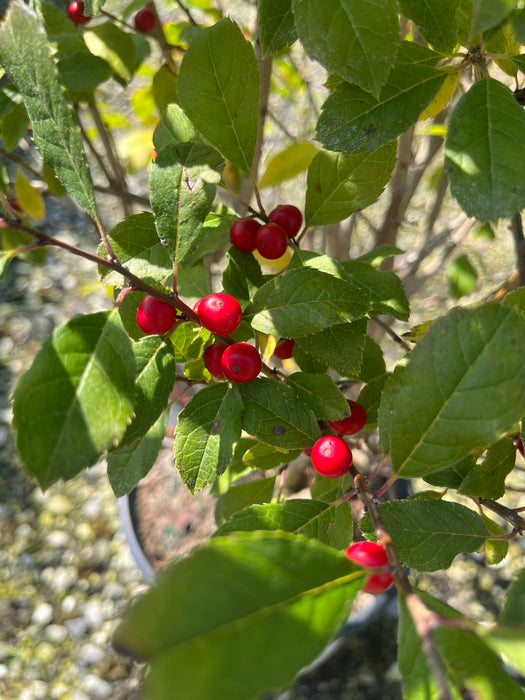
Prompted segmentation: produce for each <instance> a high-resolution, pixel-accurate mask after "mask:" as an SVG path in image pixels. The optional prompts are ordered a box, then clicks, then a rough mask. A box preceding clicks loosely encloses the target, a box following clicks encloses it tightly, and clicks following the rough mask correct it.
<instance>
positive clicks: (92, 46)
mask: <svg viewBox="0 0 525 700" xmlns="http://www.w3.org/2000/svg"><path fill="white" fill-rule="evenodd" d="M84 41H85V42H86V44H87V47H88V49H89V50H90V51H91V53H92V54H95V56H99V57H100V58H102V59H104V61H106V62H107V63H109V65H110V66H111V68H112V70H113V71H114V73H115V75H116V77H117V78H120V81H121V82H122V83H123V84H124V85H125V84H126V83H128V82H129V81H130V80H131V78H132V77H133V75H134V74H135V71H136V70H137V67H138V59H137V49H136V47H135V42H134V41H133V37H132V35H131V34H128V33H127V32H125V31H123V30H122V29H121V28H120V27H118V26H117V25H116V24H114V23H113V22H104V23H103V24H98V25H97V26H96V27H91V28H90V29H87V30H85V31H84Z"/></svg>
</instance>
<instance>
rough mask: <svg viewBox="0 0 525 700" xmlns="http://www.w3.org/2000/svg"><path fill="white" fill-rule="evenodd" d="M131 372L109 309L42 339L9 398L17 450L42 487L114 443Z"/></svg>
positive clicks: (128, 407) (127, 413)
mask: <svg viewBox="0 0 525 700" xmlns="http://www.w3.org/2000/svg"><path fill="white" fill-rule="evenodd" d="M134 370H135V359H134V356H133V351H132V348H131V343H130V341H129V339H128V337H127V335H126V333H125V331H124V329H123V327H122V324H121V321H120V317H119V315H118V314H117V313H116V312H115V311H107V312H100V313H95V314H86V315H83V316H76V317H75V318H73V319H71V320H70V321H68V322H67V323H65V324H64V325H62V326H60V327H59V328H57V329H56V330H55V331H54V333H53V334H52V335H51V336H50V337H49V338H48V339H47V340H46V342H45V343H44V345H43V346H42V348H41V350H40V351H39V352H38V354H37V356H36V357H35V359H34V361H33V364H32V365H31V367H30V368H29V370H28V371H27V372H26V373H25V374H24V375H23V376H22V378H21V379H20V381H19V383H18V385H17V387H16V389H15V392H14V400H13V418H14V420H13V424H14V428H15V430H16V432H17V447H18V452H19V454H20V457H21V459H22V461H23V463H24V464H25V466H26V468H27V471H28V473H29V474H30V475H31V476H33V477H35V478H36V479H37V480H38V483H39V484H40V485H41V487H42V488H47V487H48V486H50V485H51V484H53V483H54V482H55V481H57V480H58V479H70V478H71V477H73V476H75V475H76V474H78V472H80V471H81V470H82V469H84V468H86V467H91V466H92V465H93V464H94V463H95V462H96V461H97V460H98V458H99V457H100V456H101V455H102V454H103V453H104V452H105V451H107V450H108V449H110V448H111V447H114V446H116V445H117V444H118V443H119V441H120V440H121V438H122V436H123V435H124V432H125V430H126V427H127V424H128V422H129V421H130V419H131V416H132V412H133V408H134V391H135V371H134Z"/></svg>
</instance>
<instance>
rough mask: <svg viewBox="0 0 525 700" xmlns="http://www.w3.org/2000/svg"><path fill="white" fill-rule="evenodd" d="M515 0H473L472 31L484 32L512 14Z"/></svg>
mask: <svg viewBox="0 0 525 700" xmlns="http://www.w3.org/2000/svg"><path fill="white" fill-rule="evenodd" d="M515 6H516V2H515V0H472V30H471V31H472V32H473V34H483V32H486V31H487V30H488V29H492V27H496V26H497V25H498V24H500V23H501V22H503V21H504V20H505V19H507V17H508V16H509V15H510V14H511V12H512V11H513V10H514V8H515Z"/></svg>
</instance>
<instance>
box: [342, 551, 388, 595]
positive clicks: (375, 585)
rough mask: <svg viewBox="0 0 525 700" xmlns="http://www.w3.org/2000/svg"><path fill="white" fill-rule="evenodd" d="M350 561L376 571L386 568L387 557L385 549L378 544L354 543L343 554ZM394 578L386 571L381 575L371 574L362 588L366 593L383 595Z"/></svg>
mask: <svg viewBox="0 0 525 700" xmlns="http://www.w3.org/2000/svg"><path fill="white" fill-rule="evenodd" d="M345 554H346V556H347V557H348V558H349V559H351V561H353V562H355V563H356V564H359V565H360V566H364V567H365V568H367V569H377V568H379V567H383V566H388V557H387V555H386V551H385V548H384V547H383V545H382V544H379V542H368V541H366V540H365V541H363V542H354V543H353V544H351V545H350V547H348V549H347V550H346V552H345ZM393 580H394V577H393V576H392V574H391V573H389V572H388V571H385V572H384V573H382V574H371V575H370V576H369V577H368V578H367V579H366V582H365V585H364V586H363V590H364V591H366V592H367V593H383V592H384V591H386V589H387V588H390V586H391V585H392V582H393Z"/></svg>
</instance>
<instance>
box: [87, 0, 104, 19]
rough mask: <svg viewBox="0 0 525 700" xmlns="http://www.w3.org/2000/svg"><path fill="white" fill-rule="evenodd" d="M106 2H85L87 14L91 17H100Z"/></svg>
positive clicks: (96, 0) (101, 0)
mask: <svg viewBox="0 0 525 700" xmlns="http://www.w3.org/2000/svg"><path fill="white" fill-rule="evenodd" d="M105 2H106V0H85V14H86V16H89V17H94V16H95V15H98V13H99V12H100V10H101V9H102V7H103V6H104V5H105Z"/></svg>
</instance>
